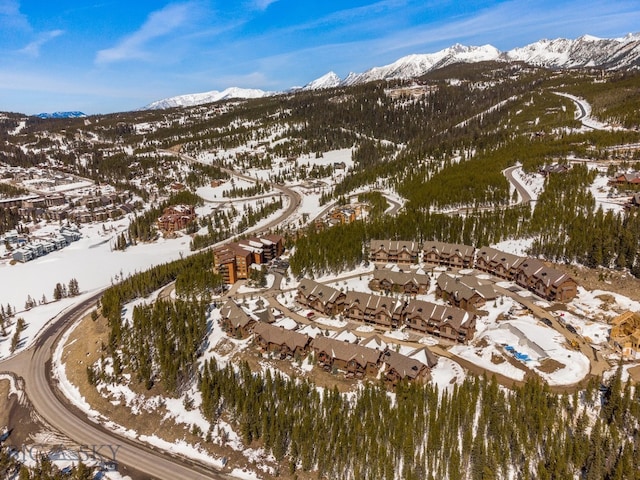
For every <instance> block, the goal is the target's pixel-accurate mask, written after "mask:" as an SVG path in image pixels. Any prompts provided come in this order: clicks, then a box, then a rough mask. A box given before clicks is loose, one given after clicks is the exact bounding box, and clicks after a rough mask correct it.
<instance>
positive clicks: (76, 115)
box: [35, 112, 86, 118]
mask: <svg viewBox="0 0 640 480" xmlns="http://www.w3.org/2000/svg"><path fill="white" fill-rule="evenodd" d="M35 116H36V117H39V118H82V117H86V115H85V114H84V113H82V112H53V113H39V114H37V115H35Z"/></svg>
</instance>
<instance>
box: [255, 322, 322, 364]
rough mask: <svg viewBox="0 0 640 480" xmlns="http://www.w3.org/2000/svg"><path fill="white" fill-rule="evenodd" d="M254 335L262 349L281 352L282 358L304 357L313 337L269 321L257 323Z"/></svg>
mask: <svg viewBox="0 0 640 480" xmlns="http://www.w3.org/2000/svg"><path fill="white" fill-rule="evenodd" d="M253 336H254V341H255V343H256V344H258V345H259V346H260V348H261V349H263V350H264V351H265V352H273V353H276V354H279V355H280V358H281V359H284V358H292V357H300V358H302V357H305V356H307V354H308V353H309V341H310V340H311V337H309V336H307V335H304V334H302V333H298V332H293V331H291V330H285V329H284V328H282V327H276V326H274V325H269V324H268V323H256V325H255V326H254V327H253Z"/></svg>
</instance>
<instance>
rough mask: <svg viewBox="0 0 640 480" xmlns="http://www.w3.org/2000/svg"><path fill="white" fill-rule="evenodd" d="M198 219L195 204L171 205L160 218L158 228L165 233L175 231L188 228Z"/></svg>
mask: <svg viewBox="0 0 640 480" xmlns="http://www.w3.org/2000/svg"><path fill="white" fill-rule="evenodd" d="M195 219H196V208H195V207H194V206H193V205H171V206H169V207H167V208H165V209H164V210H163V212H162V215H161V216H160V218H158V229H159V230H160V231H161V232H163V233H165V234H166V233H173V232H175V231H177V230H182V229H183V228H186V227H187V225H189V224H190V223H191V222H193V221H195Z"/></svg>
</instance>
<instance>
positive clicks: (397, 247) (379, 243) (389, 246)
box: [369, 240, 420, 255]
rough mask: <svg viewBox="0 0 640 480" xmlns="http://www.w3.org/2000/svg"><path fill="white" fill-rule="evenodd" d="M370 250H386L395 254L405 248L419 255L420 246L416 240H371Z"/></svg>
mask: <svg viewBox="0 0 640 480" xmlns="http://www.w3.org/2000/svg"><path fill="white" fill-rule="evenodd" d="M369 250H370V251H371V252H378V251H380V250H384V251H386V252H389V253H394V254H395V253H398V252H401V251H403V250H405V251H407V252H409V253H411V254H414V255H417V254H418V251H419V250H420V248H419V246H418V244H417V243H416V242H411V241H407V240H371V241H370V242H369Z"/></svg>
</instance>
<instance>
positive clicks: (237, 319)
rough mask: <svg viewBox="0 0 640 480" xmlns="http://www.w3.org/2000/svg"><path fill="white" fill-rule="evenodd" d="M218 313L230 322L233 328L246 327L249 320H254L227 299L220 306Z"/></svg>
mask: <svg viewBox="0 0 640 480" xmlns="http://www.w3.org/2000/svg"><path fill="white" fill-rule="evenodd" d="M220 315H222V318H226V319H228V320H229V322H230V323H231V326H232V327H233V328H242V327H246V326H247V325H248V324H249V323H250V322H255V320H254V319H253V318H251V317H250V316H249V315H248V314H247V313H246V312H245V311H244V310H243V309H242V308H241V307H240V306H239V305H238V304H237V303H236V302H234V301H233V300H227V301H226V302H225V304H224V305H223V306H222V307H220Z"/></svg>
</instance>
